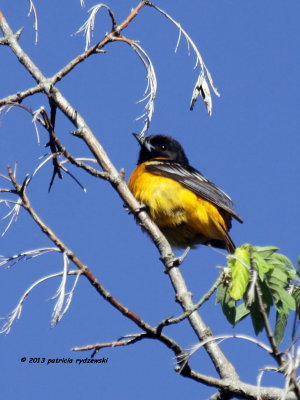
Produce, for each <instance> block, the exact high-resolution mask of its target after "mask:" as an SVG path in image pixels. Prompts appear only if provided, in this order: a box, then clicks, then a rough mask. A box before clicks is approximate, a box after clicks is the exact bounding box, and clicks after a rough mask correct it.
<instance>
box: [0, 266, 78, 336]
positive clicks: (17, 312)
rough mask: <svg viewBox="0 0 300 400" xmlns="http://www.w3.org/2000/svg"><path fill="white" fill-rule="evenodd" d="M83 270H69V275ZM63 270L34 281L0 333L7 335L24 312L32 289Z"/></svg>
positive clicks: (58, 274) (59, 274)
mask: <svg viewBox="0 0 300 400" xmlns="http://www.w3.org/2000/svg"><path fill="white" fill-rule="evenodd" d="M80 273H81V272H80V271H78V270H76V271H69V272H68V275H78V274H80ZM61 275H62V272H58V273H56V274H51V275H47V276H44V277H43V278H41V279H39V280H38V281H36V282H34V283H33V284H32V285H31V286H30V287H29V288H28V289H27V290H26V292H25V293H24V294H23V296H22V297H21V299H20V301H19V303H18V305H17V307H16V308H15V309H14V310H13V311H12V312H11V313H10V314H9V315H8V316H7V317H6V318H5V319H6V322H5V323H4V325H3V326H2V329H1V330H0V333H5V334H6V335H7V334H8V333H9V332H10V330H11V327H12V325H13V323H14V322H15V320H16V319H19V318H20V316H21V313H22V308H23V303H24V301H25V300H26V298H27V296H28V295H29V294H30V293H31V292H32V290H33V289H34V288H35V287H37V286H38V285H39V284H40V283H42V282H45V281H46V280H48V279H52V278H55V277H57V276H61Z"/></svg>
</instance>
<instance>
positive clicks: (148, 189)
mask: <svg viewBox="0 0 300 400" xmlns="http://www.w3.org/2000/svg"><path fill="white" fill-rule="evenodd" d="M146 164H147V163H142V164H140V165H138V166H137V167H136V169H135V170H134V172H133V173H132V175H131V177H130V179H129V183H128V185H129V189H130V190H131V192H132V193H133V195H134V196H135V198H136V199H137V200H138V201H139V202H140V203H142V204H144V205H145V206H146V207H147V211H148V212H149V214H150V216H151V218H152V219H153V220H154V221H155V223H156V224H157V225H158V226H159V228H160V229H161V230H162V232H163V233H164V234H165V236H166V237H167V239H168V240H169V242H170V243H171V245H173V246H176V247H183V248H184V247H187V246H193V245H195V244H198V243H204V242H205V241H207V240H209V239H218V240H225V241H226V240H227V234H226V232H227V231H228V229H229V226H227V223H228V222H227V223H226V222H225V220H224V218H223V216H222V215H221V213H220V211H219V209H218V207H217V206H216V205H214V204H212V203H210V202H209V201H207V200H205V199H204V198H202V197H200V196H198V195H196V194H195V193H194V192H192V191H191V190H189V189H187V188H185V187H184V186H182V185H181V184H180V183H179V182H177V181H176V180H173V179H170V178H167V177H164V176H162V175H159V174H153V173H152V172H148V171H147V169H146Z"/></svg>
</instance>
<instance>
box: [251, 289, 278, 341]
mask: <svg viewBox="0 0 300 400" xmlns="http://www.w3.org/2000/svg"><path fill="white" fill-rule="evenodd" d="M259 287H260V291H261V294H262V302H263V304H264V306H265V310H266V313H267V315H269V312H270V307H271V305H272V304H273V299H272V296H271V293H270V290H269V288H268V286H267V284H266V282H265V281H263V282H259ZM249 310H250V315H251V319H252V324H253V328H254V332H255V334H256V335H257V334H258V333H259V332H261V331H262V330H263V329H264V327H265V324H264V320H263V318H262V316H261V312H260V308H259V303H258V299H257V296H256V298H255V301H254V302H253V303H252V304H251V305H250V306H249Z"/></svg>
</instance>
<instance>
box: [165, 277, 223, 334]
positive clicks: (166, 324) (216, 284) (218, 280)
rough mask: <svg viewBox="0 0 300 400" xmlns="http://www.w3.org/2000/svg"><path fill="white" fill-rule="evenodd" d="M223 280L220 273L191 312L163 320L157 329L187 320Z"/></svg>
mask: <svg viewBox="0 0 300 400" xmlns="http://www.w3.org/2000/svg"><path fill="white" fill-rule="evenodd" d="M223 279H224V272H221V274H220V276H219V277H218V279H217V280H216V282H215V283H214V284H213V286H212V287H211V288H210V289H209V291H208V292H207V293H206V294H205V295H204V296H203V297H202V298H201V299H200V300H199V301H198V303H196V304H195V305H194V307H193V308H192V309H191V310H188V311H186V312H185V313H183V314H181V315H180V316H179V317H176V318H172V319H168V318H167V319H165V320H163V321H162V322H160V323H159V325H158V326H159V327H164V326H168V325H171V324H178V323H179V322H181V321H183V320H184V319H186V318H188V317H189V316H190V315H191V314H192V313H193V312H194V311H196V310H198V308H200V307H201V306H202V304H203V303H205V302H206V301H207V300H209V298H210V297H211V296H212V294H213V293H214V292H215V290H216V289H217V288H218V286H219V285H220V283H221V282H222V281H223Z"/></svg>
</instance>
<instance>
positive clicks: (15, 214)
mask: <svg viewBox="0 0 300 400" xmlns="http://www.w3.org/2000/svg"><path fill="white" fill-rule="evenodd" d="M1 203H4V204H5V205H6V206H7V207H8V208H10V206H9V204H10V203H13V204H14V206H13V208H12V209H11V210H10V211H9V212H8V213H7V214H6V215H5V216H4V217H2V218H1V220H0V221H4V220H5V219H7V218H10V219H9V222H8V224H7V226H6V228H5V229H4V231H3V232H2V234H1V236H2V237H3V236H4V235H5V234H6V232H7V231H8V230H9V228H10V226H11V224H12V223H13V222H14V221H15V222H16V221H17V219H18V216H19V213H20V209H21V205H22V201H21V199H20V198H18V200H17V202H12V201H11V200H3V199H0V204H1Z"/></svg>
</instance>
